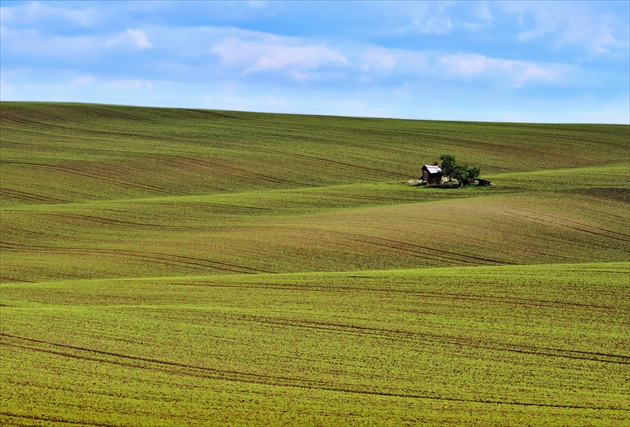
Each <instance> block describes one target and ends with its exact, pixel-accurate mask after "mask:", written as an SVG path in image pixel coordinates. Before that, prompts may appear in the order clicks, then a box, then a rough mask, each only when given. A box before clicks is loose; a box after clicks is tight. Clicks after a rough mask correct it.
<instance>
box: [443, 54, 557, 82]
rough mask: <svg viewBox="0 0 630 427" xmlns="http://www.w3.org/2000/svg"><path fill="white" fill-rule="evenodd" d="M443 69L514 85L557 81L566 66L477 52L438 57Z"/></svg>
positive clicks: (456, 73) (457, 73)
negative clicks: (489, 56) (504, 57)
mask: <svg viewBox="0 0 630 427" xmlns="http://www.w3.org/2000/svg"><path fill="white" fill-rule="evenodd" d="M439 63H440V64H441V65H442V66H443V67H444V70H445V71H446V72H448V73H450V74H453V75H460V76H464V77H492V78H494V79H496V80H497V81H508V82H510V83H511V84H513V85H515V86H520V85H522V84H524V83H528V82H541V81H542V82H558V81H561V80H562V79H563V78H564V77H566V75H567V73H568V72H569V67H567V66H565V65H558V64H536V63H533V62H527V61H515V60H506V59H494V58H488V57H486V56H484V55H479V54H448V55H443V56H441V57H440V58H439Z"/></svg>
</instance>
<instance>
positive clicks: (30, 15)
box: [0, 1, 102, 27]
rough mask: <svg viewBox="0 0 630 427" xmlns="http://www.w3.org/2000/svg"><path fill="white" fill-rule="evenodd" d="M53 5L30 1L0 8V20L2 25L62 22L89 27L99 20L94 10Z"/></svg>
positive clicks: (96, 11) (97, 13)
mask: <svg viewBox="0 0 630 427" xmlns="http://www.w3.org/2000/svg"><path fill="white" fill-rule="evenodd" d="M54 4H55V3H51V2H46V3H45V2H39V1H32V2H29V3H22V4H18V5H17V6H5V7H2V8H0V20H1V21H2V23H3V24H7V25H16V24H17V25H19V24H34V23H39V22H44V21H48V22H60V21H61V22H64V23H66V24H70V25H74V26H79V27H90V26H92V25H94V24H95V23H96V22H97V21H99V20H100V16H101V15H102V14H100V13H99V11H98V10H96V9H95V8H79V9H75V8H67V7H65V6H67V5H64V7H56V6H55V5H54Z"/></svg>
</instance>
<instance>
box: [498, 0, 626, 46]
mask: <svg viewBox="0 0 630 427" xmlns="http://www.w3.org/2000/svg"><path fill="white" fill-rule="evenodd" d="M500 5H501V7H502V9H503V11H504V12H506V13H508V14H510V15H512V16H514V17H516V19H517V21H518V22H519V24H520V26H521V27H522V31H521V32H520V33H519V34H518V39H519V40H521V41H530V40H534V39H540V38H543V37H553V38H554V42H555V44H556V45H557V46H558V47H564V46H580V47H583V48H585V49H586V50H587V52H588V53H589V54H590V55H591V56H599V55H603V54H608V53H610V52H611V48H619V47H625V48H627V47H628V40H627V36H628V30H627V26H626V25H624V24H623V22H622V21H621V20H620V19H619V18H617V17H616V16H614V15H613V14H612V13H609V12H597V11H595V10H593V8H592V7H590V5H589V4H588V3H583V2H508V3H500ZM529 18H531V20H532V21H533V25H532V24H529V23H528V22H529ZM526 22H527V23H526ZM624 27H625V29H624Z"/></svg>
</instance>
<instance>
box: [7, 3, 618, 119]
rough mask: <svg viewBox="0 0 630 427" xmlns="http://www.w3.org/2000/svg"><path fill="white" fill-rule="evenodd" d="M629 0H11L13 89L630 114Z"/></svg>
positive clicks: (306, 104)
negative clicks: (379, 0) (541, 0)
mask: <svg viewBox="0 0 630 427" xmlns="http://www.w3.org/2000/svg"><path fill="white" fill-rule="evenodd" d="M629 4H630V2H628V1H593V2H589V1H576V2H571V1H560V2H549V1H546V2H535V1H521V2H509V1H502V2H493V1H440V2H414V1H401V2H397V1H386V2H385V1H383V2H378V1H367V2H360V1H335V2H332V1H331V2H325V1H314V2H299V1H291V2H281V1H241V2H219V1H213V2H204V1H193V2H186V1H157V2H153V1H139V2H134V1H109V2H97V1H27V2H17V1H4V0H3V1H1V10H0V30H1V33H0V37H1V40H0V41H1V43H0V99H1V100H4V101H11V100H24V101H67V102H92V103H108V104H126V105H148V106H170V107H186V108H210V109H227V110H246V111H268V112H285V113H305V114H325V115H347V116H367V117H397V118H410V119H429V120H468V121H515V122H555V123H558V122H565V123H625V124H627V123H629V122H630V83H629V80H630V77H629V75H630V54H629V51H630V43H629V40H630V35H629V26H630V24H629V20H630V18H629V17H630V7H629Z"/></svg>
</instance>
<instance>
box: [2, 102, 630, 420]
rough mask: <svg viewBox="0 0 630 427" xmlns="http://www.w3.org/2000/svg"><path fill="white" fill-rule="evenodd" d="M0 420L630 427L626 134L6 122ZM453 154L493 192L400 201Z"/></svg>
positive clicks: (408, 123) (366, 125)
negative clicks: (426, 168)
mask: <svg viewBox="0 0 630 427" xmlns="http://www.w3.org/2000/svg"><path fill="white" fill-rule="evenodd" d="M0 126H1V128H0V142H1V151H0V157H1V165H0V178H1V184H0V215H1V217H0V219H1V221H0V225H1V230H0V231H1V235H0V244H1V246H0V247H1V248H2V252H1V253H0V256H1V259H0V279H1V285H0V286H1V287H0V291H1V295H0V296H1V300H0V328H1V330H0V363H1V365H0V396H2V397H1V398H0V399H1V400H0V402H1V405H0V424H3V425H29V426H30V425H60V426H61V425H94V426H156V425H174V426H180V425H181V426H187V425H231V426H245V425H246V426H265V425H268V426H281V425H285V426H318V425H321V426H328V425H330V426H339V425H355V426H381V425H387V426H401V425H418V424H426V425H435V424H445V425H453V424H458V425H505V426H512V425H558V426H567V425H585V426H586V425H588V426H591V425H602V426H616V425H624V424H628V423H630V398H629V396H630V385H629V384H630V369H629V365H630V298H629V297H630V292H629V283H630V127H629V126H625V125H541V124H513V123H467V122H430V121H413V120H393V119H360V118H344V117H324V116H300V115H280V114H261V113H244V112H227V111H208V110H185V109H157V108H140V107H122V106H104V105H79V104H49V103H8V102H3V103H0ZM444 153H449V154H453V155H455V156H456V157H457V158H458V159H461V160H463V161H467V162H469V163H470V164H473V165H476V166H480V167H481V170H482V177H484V178H488V179H491V180H492V181H493V183H494V186H493V187H465V188H460V189H440V188H427V187H410V186H408V185H407V181H408V180H409V179H414V178H417V177H418V176H419V174H420V167H421V166H422V165H423V164H425V163H432V162H434V161H436V160H438V158H439V156H440V154H444Z"/></svg>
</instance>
